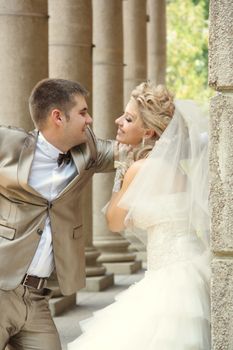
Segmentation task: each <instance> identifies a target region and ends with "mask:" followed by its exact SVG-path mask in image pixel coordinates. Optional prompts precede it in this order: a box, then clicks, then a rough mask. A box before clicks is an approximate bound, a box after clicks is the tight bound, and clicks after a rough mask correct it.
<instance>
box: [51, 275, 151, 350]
mask: <svg viewBox="0 0 233 350" xmlns="http://www.w3.org/2000/svg"><path fill="white" fill-rule="evenodd" d="M144 272H145V271H144V270H141V271H139V272H138V273H136V274H133V275H117V276H115V285H114V286H113V287H111V288H108V289H107V290H105V291H102V292H98V293H96V292H93V293H92V292H79V293H78V295H77V306H76V307H75V308H73V309H72V310H70V311H67V312H66V313H65V314H63V315H62V316H59V317H55V318H54V320H55V323H56V326H57V328H58V332H59V334H60V337H61V342H62V349H63V350H66V349H67V346H66V345H67V343H69V342H71V341H72V340H73V339H75V338H77V337H78V336H79V335H80V332H81V331H80V327H79V322H80V321H81V320H83V319H85V318H87V317H90V316H91V315H92V312H93V311H96V310H98V309H101V308H103V307H105V306H107V305H109V304H110V303H112V302H113V301H114V297H115V295H116V294H118V293H119V292H121V291H123V290H124V289H126V288H128V287H129V286H130V285H131V284H133V283H135V282H137V281H139V280H140V279H141V278H142V277H143V276H144Z"/></svg>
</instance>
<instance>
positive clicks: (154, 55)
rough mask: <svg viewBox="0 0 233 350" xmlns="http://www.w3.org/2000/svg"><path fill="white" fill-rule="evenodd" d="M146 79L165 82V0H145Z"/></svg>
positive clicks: (158, 82) (157, 82) (159, 82)
mask: <svg viewBox="0 0 233 350" xmlns="http://www.w3.org/2000/svg"><path fill="white" fill-rule="evenodd" d="M147 13H148V26H147V29H148V31H147V53H148V60H147V64H148V75H147V76H148V79H149V80H150V81H152V82H153V83H154V84H156V85H157V84H165V78H166V0H147Z"/></svg>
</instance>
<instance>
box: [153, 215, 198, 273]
mask: <svg viewBox="0 0 233 350" xmlns="http://www.w3.org/2000/svg"><path fill="white" fill-rule="evenodd" d="M147 240H148V243H147V261H148V270H156V269H158V268H161V267H164V266H166V265H168V264H172V263H175V262H182V261H183V262H184V261H187V260H191V259H195V257H197V256H200V254H202V253H203V251H204V245H203V242H202V240H201V239H200V238H199V237H198V236H197V235H196V233H195V232H194V231H192V232H188V233H187V222H186V221H184V220H182V221H173V222H171V221H170V222H163V223H160V224H158V225H155V226H153V227H151V228H150V229H148V238H147Z"/></svg>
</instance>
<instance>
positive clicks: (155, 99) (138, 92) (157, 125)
mask: <svg viewBox="0 0 233 350" xmlns="http://www.w3.org/2000/svg"><path fill="white" fill-rule="evenodd" d="M130 98H131V99H132V100H134V101H135V102H136V103H137V107H138V111H139V117H140V119H141V120H142V122H143V126H144V127H145V128H148V129H152V130H154V132H155V135H154V137H152V138H150V139H147V141H146V143H145V145H143V146H142V147H141V148H140V150H138V152H137V154H136V155H135V158H136V159H140V158H145V157H146V156H147V155H148V153H149V152H150V150H151V149H152V148H153V146H154V144H155V141H156V140H158V139H159V138H160V136H161V135H162V133H163V132H164V130H165V129H166V127H167V126H168V124H169V123H170V121H171V118H172V117H173V114H174V111H175V105H174V95H173V94H172V93H171V92H170V91H169V90H168V89H167V88H166V87H165V86H164V85H158V86H155V85H154V84H152V83H150V82H143V83H141V84H140V85H138V86H137V87H136V88H135V89H134V90H133V91H132V93H131V97H130Z"/></svg>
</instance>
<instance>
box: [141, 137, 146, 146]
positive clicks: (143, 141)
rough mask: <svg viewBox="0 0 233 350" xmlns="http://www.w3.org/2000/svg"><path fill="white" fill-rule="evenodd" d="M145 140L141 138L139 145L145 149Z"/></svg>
mask: <svg viewBox="0 0 233 350" xmlns="http://www.w3.org/2000/svg"><path fill="white" fill-rule="evenodd" d="M145 139H146V138H145V137H144V136H143V138H142V143H141V146H142V148H143V147H145Z"/></svg>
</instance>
